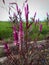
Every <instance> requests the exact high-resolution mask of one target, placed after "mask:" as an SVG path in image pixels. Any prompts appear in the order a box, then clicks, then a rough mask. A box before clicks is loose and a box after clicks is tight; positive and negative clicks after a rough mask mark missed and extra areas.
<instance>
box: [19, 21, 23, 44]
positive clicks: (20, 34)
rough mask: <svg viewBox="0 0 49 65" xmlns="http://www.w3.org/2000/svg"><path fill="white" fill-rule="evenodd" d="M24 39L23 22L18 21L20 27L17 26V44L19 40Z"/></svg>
mask: <svg viewBox="0 0 49 65" xmlns="http://www.w3.org/2000/svg"><path fill="white" fill-rule="evenodd" d="M23 37H24V32H23V22H22V21H20V25H19V43H21V40H22V39H23Z"/></svg>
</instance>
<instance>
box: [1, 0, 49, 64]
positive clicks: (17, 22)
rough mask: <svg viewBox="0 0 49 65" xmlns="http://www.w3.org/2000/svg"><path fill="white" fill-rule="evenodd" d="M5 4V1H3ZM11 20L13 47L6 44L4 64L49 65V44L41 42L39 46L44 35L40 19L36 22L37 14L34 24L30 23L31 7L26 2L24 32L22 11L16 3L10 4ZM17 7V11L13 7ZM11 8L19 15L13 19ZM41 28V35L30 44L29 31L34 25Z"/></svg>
mask: <svg viewBox="0 0 49 65" xmlns="http://www.w3.org/2000/svg"><path fill="white" fill-rule="evenodd" d="M3 3H4V4H5V1H4V0H3ZM9 5H10V6H9V18H10V22H11V24H12V30H13V44H12V45H13V46H12V47H10V45H8V44H6V43H5V42H4V52H5V54H6V57H7V59H6V60H5V61H4V63H2V64H3V65H49V59H48V58H49V44H48V43H45V44H43V42H41V44H39V45H38V42H37V40H38V38H39V35H40V34H41V33H42V24H40V23H39V19H38V20H35V17H36V12H35V14H34V17H33V18H32V22H31V23H29V21H28V17H29V6H28V1H27V0H26V1H25V2H24V3H23V8H24V12H25V19H26V29H25V32H24V28H23V20H22V17H21V16H22V11H21V9H20V8H19V7H18V4H17V3H15V2H11V3H9ZM13 6H16V9H15V8H14V7H13ZM11 7H12V8H14V10H16V12H17V14H16V13H15V12H14V14H13V17H12V16H11ZM33 23H34V24H35V28H36V25H38V26H39V29H38V31H39V33H38V36H37V38H36V39H34V41H33V42H32V43H30V42H28V38H29V37H28V30H29V28H30V27H31V25H32V24H33Z"/></svg>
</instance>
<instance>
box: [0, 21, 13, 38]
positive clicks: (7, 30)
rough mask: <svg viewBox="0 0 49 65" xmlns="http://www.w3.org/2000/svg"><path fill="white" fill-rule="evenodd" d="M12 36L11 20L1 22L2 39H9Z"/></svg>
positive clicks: (0, 33) (0, 36)
mask: <svg viewBox="0 0 49 65" xmlns="http://www.w3.org/2000/svg"><path fill="white" fill-rule="evenodd" d="M11 36H12V29H11V23H10V22H0V39H7V38H9V37H11Z"/></svg>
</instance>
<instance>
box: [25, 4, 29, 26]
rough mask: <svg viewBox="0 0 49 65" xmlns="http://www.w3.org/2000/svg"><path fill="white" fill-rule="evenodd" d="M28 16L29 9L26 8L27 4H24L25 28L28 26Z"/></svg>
mask: <svg viewBox="0 0 49 65" xmlns="http://www.w3.org/2000/svg"><path fill="white" fill-rule="evenodd" d="M28 14H29V8H28V4H26V7H25V17H26V26H28Z"/></svg>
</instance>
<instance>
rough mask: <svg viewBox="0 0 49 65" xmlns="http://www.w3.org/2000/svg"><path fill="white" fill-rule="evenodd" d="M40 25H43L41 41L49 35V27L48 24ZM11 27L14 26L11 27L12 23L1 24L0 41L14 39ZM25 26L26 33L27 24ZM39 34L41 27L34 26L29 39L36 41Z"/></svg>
mask: <svg viewBox="0 0 49 65" xmlns="http://www.w3.org/2000/svg"><path fill="white" fill-rule="evenodd" d="M40 23H41V24H42V25H43V29H42V32H41V34H40V36H39V40H42V39H44V38H45V37H46V35H48V32H49V26H47V25H46V22H40ZM11 26H12V25H11V23H10V22H0V39H6V40H7V39H8V38H12V28H11ZM23 26H24V30H25V32H26V25H25V22H24V23H23ZM29 30H30V29H29ZM29 30H28V31H29ZM38 33H39V26H38V25H37V26H36V27H35V25H34V24H32V32H30V34H29V38H30V39H31V40H34V39H35V38H37V36H38Z"/></svg>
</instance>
